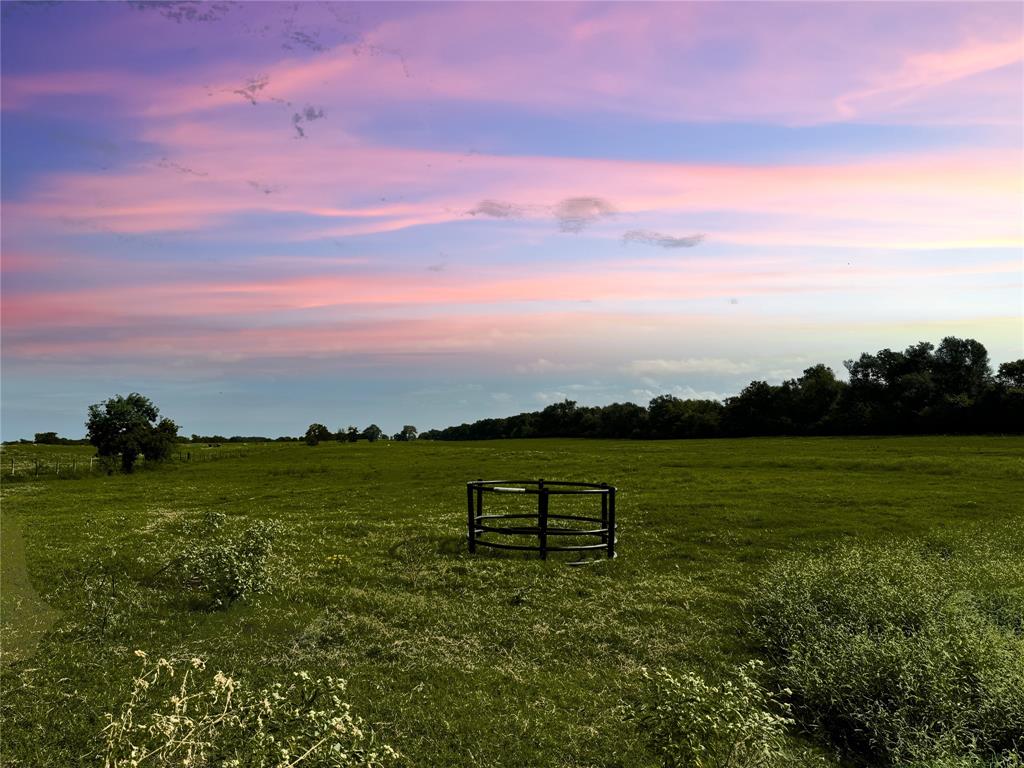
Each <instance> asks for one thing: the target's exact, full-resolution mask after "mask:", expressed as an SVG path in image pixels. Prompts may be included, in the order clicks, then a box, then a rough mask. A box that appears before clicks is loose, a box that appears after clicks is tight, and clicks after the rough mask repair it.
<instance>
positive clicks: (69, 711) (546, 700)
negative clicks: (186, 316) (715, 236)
mask: <svg viewBox="0 0 1024 768" xmlns="http://www.w3.org/2000/svg"><path fill="white" fill-rule="evenodd" d="M18 450H19V451H20V452H21V454H22V456H21V458H26V459H31V458H32V456H31V455H29V454H30V453H31V450H32V449H31V448H28V447H21V446H19V447H18ZM60 450H62V451H65V452H69V451H70V452H77V453H79V454H80V455H84V456H86V457H87V456H88V455H89V452H90V449H77V448H74V449H66V448H62V449H60ZM5 455H6V451H5ZM479 477H482V478H499V477H545V478H549V479H571V480H587V481H594V482H609V483H612V484H615V485H616V486H618V488H619V504H618V520H619V536H620V544H619V553H620V556H619V558H618V559H617V560H615V561H611V562H607V561H604V562H598V563H596V564H594V565H592V566H589V567H584V568H570V567H567V566H565V565H563V564H562V563H561V562H559V560H558V559H557V558H553V559H552V560H550V561H548V562H546V563H541V562H538V561H535V560H528V559H523V558H517V557H505V556H497V555H492V554H489V553H487V552H482V553H478V554H477V555H475V556H470V555H468V553H467V552H466V547H465V514H466V513H465V481H467V480H470V479H475V478H479ZM1022 481H1024V438H1019V437H1007V438H998V437H964V438H887V439H873V438H872V439H869V438H864V439H831V438H820V439H748V440H714V441H699V440H693V441H678V442H677V441H672V442H620V441H574V440H535V441H529V440H524V441H501V442H480V443H430V442H418V443H416V442H414V443H402V444H399V443H383V442H382V443H376V444H366V443H357V444H335V443H329V444H328V443H325V444H321V445H319V446H316V447H312V448H311V447H307V446H305V445H300V444H284V445H274V444H267V445H253V446H248V447H247V448H246V449H245V451H244V453H240V454H238V455H236V456H233V457H227V458H224V459H223V460H220V461H208V462H193V463H178V462H171V463H168V464H166V465H163V466H160V467H156V468H153V469H146V468H142V469H140V470H139V471H137V472H136V473H135V474H134V475H128V476H122V475H114V476H110V477H107V476H97V475H94V476H88V477H78V478H67V479H64V478H56V477H49V478H45V479H38V480H37V479H33V478H16V479H15V480H14V481H10V480H8V478H6V477H4V488H3V534H4V535H3V540H4V553H3V554H4V560H5V561H7V560H8V558H9V557H11V553H10V552H9V546H22V545H23V547H24V557H25V562H26V563H27V569H28V575H29V576H30V578H31V585H32V587H34V589H35V591H36V593H38V598H41V599H42V600H43V601H45V603H46V604H47V605H48V606H49V607H46V605H43V604H42V603H41V602H33V601H34V600H37V599H38V598H36V597H35V596H33V595H32V594H31V592H32V589H31V587H29V586H28V585H27V583H22V582H17V584H18V585H19V586H18V589H20V590H21V591H22V592H24V594H25V595H26V604H27V605H29V606H33V605H34V606H36V607H35V608H34V609H31V608H30V609H31V610H35V614H33V615H37V616H45V618H46V620H47V621H52V622H54V623H53V625H52V628H51V629H50V631H49V632H48V633H47V634H45V635H44V636H42V637H41V639H39V640H38V644H37V645H36V646H35V648H34V654H33V653H32V651H33V649H32V648H31V647H28V646H26V641H24V640H21V639H19V640H18V643H19V645H18V648H19V652H18V653H16V654H10V655H9V654H8V653H6V651H7V650H8V648H9V647H10V646H9V645H8V643H10V642H11V641H10V638H11V632H13V631H15V629H17V628H16V627H15V628H12V626H11V622H15V623H17V621H18V619H17V616H12V614H11V611H10V610H9V609H8V605H7V603H6V602H5V604H4V612H5V616H4V622H5V629H4V648H5V660H4V669H3V686H4V692H3V702H2V705H0V706H2V717H3V720H2V723H0V728H2V739H3V752H2V763H3V764H4V765H25V766H43V765H54V766H70V765H79V764H82V765H85V764H90V765H94V764H96V758H95V757H94V756H92V757H91V755H95V754H96V752H97V750H98V749H99V746H98V742H97V735H98V734H99V732H100V731H101V730H102V729H103V727H104V725H105V724H106V720H105V718H104V714H105V713H108V712H116V711H117V710H118V708H119V707H120V704H121V702H123V701H124V700H125V698H126V696H127V692H128V691H129V690H130V687H131V682H132V677H133V674H134V673H135V672H136V671H137V669H138V661H139V659H138V658H137V657H136V656H135V655H134V651H135V650H136V649H142V650H145V651H146V652H147V653H149V654H150V656H151V657H155V656H168V657H170V656H174V657H179V658H188V657H191V656H198V657H202V658H205V659H206V660H207V667H208V668H210V669H220V670H225V671H228V672H229V673H231V674H232V675H235V676H237V677H240V678H243V679H245V680H246V681H247V682H248V683H250V684H251V685H252V686H265V685H269V684H271V683H272V682H274V681H275V680H281V679H284V678H285V677H287V676H288V675H290V673H292V672H294V671H297V670H306V671H308V672H310V673H311V674H313V675H315V676H323V675H336V676H340V677H343V678H345V679H347V680H348V681H349V687H348V691H347V694H346V695H347V700H348V701H349V702H350V703H351V704H352V707H353V711H354V712H356V713H358V714H359V715H361V716H362V717H363V718H365V719H366V720H367V722H368V723H370V724H371V725H372V726H373V729H374V731H375V733H376V734H377V737H378V738H379V739H380V740H381V741H383V742H386V743H387V744H389V745H391V746H393V747H395V748H396V749H397V750H398V751H399V752H401V753H402V755H404V756H405V759H406V761H407V762H408V763H409V764H413V765H420V766H442V765H454V766H461V765H481V766H492V765H493V766H584V765H609V766H612V765H622V766H627V765H629V766H632V765H652V764H655V761H656V758H655V757H654V756H653V753H652V752H651V751H650V747H649V744H648V743H647V741H646V740H645V734H644V733H642V730H641V729H639V728H638V727H637V726H636V725H635V723H634V722H632V721H631V720H630V719H629V718H628V717H625V716H624V713H625V712H626V711H628V709H629V707H630V706H631V705H632V704H633V703H634V702H635V701H636V700H637V698H638V697H639V696H640V695H641V694H640V692H641V690H642V689H643V686H644V681H643V676H642V673H641V670H642V669H643V668H650V669H654V668H658V667H662V666H664V667H667V668H669V669H672V670H690V671H694V672H696V673H699V674H703V675H705V676H707V677H709V678H714V677H716V676H717V675H719V674H720V673H722V672H723V671H724V670H727V669H729V668H732V667H734V666H735V665H736V664H738V663H741V662H744V661H746V660H747V659H751V658H754V657H756V656H757V655H758V648H757V645H756V643H755V641H754V640H753V639H752V637H751V635H750V632H749V631H748V625H749V621H748V619H749V602H750V600H751V599H752V598H754V597H756V595H755V592H756V590H757V584H758V583H759V580H760V579H762V578H763V577H764V574H765V573H766V570H767V569H769V568H771V567H772V566H773V565H775V564H777V563H778V562H779V561H780V560H782V559H784V558H787V557H790V556H791V555H793V554H795V553H801V552H815V553H818V552H828V551H830V550H831V549H832V548H834V547H836V546H838V545H840V544H844V543H849V542H851V541H856V542H858V543H863V544H865V545H874V544H889V543H891V542H893V541H901V540H903V539H908V540H909V539H914V540H921V539H927V540H929V541H935V542H938V543H939V544H941V546H943V547H949V548H951V549H950V551H952V552H953V553H954V555H955V551H956V547H957V546H959V543H960V542H964V541H976V540H980V539H985V538H986V537H988V538H992V536H991V535H990V534H992V532H995V533H996V535H995V537H994V539H995V542H996V543H995V544H994V545H993V546H998V547H1001V548H1002V550H1001V551H1002V554H1003V555H1007V554H1008V555H1010V556H1024V541H1022V540H1021V539H1022V536H1021V535H1020V527H1019V526H1020V522H1021V515H1022V512H1024V509H1022V503H1021V497H1020V489H1021V487H1022V485H1024V483H1022ZM557 503H558V500H555V501H553V502H552V505H553V507H554V505H555V504H557ZM552 511H555V510H554V509H553V510H552ZM210 512H219V513H223V514H224V515H226V520H225V522H224V526H226V527H227V528H228V529H239V528H241V527H243V526H244V525H246V524H248V523H250V522H252V521H256V520H274V521H278V522H280V523H281V525H282V531H281V533H280V535H279V538H278V540H277V542H276V549H275V550H274V555H273V557H272V579H271V581H272V585H273V589H272V590H271V591H270V592H269V593H267V594H261V595H253V596H248V597H245V598H243V599H241V600H239V601H238V602H237V603H235V604H233V605H231V606H230V607H229V608H227V609H226V610H208V609H206V608H204V607H202V606H199V605H197V603H196V600H195V597H194V596H190V595H188V594H186V593H185V592H183V591H182V590H181V589H179V588H177V587H176V586H175V585H174V584H172V583H170V582H169V581H168V580H167V579H166V578H165V574H164V573H162V572H161V568H162V567H163V566H166V565H168V564H171V563H173V561H174V559H175V557H176V556H177V555H178V553H180V552H181V551H182V548H183V546H185V545H186V544H188V542H189V541H191V540H194V539H196V538H197V537H202V536H204V535H206V534H205V533H204V532H203V531H204V529H203V528H202V525H201V521H202V519H203V516H204V514H206V513H210ZM15 521H16V524H17V527H18V529H19V530H20V533H21V537H20V539H18V538H16V537H13V536H11V535H10V533H9V532H10V531H12V530H13V527H12V526H13V525H14V522H15ZM12 543H13V544H12ZM15 554H16V553H15ZM14 583H16V582H12V580H11V576H9V575H8V571H7V570H6V566H5V570H4V584H3V589H4V592H5V597H6V593H7V592H8V590H9V589H11V588H12V584H14ZM1002 586H1003V587H1005V588H1006V589H1010V590H1016V594H1021V590H1022V589H1024V576H1021V577H1020V579H1019V581H1018V582H1016V583H1013V584H1008V585H1005V584H1004V585H1002ZM19 631H20V630H19ZM20 637H23V634H22V635H19V638H20ZM34 640H35V638H33V642H34ZM803 759H806V760H807V761H808V762H811V761H812V760H821V761H822V764H836V763H834V761H833V758H832V757H831V756H830V755H829V753H828V751H827V750H824V749H823V750H821V751H820V752H811V753H807V754H805V755H804V758H803Z"/></svg>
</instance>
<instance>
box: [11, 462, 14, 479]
mask: <svg viewBox="0 0 1024 768" xmlns="http://www.w3.org/2000/svg"><path fill="white" fill-rule="evenodd" d="M11 477H14V459H11Z"/></svg>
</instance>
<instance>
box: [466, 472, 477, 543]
mask: <svg viewBox="0 0 1024 768" xmlns="http://www.w3.org/2000/svg"><path fill="white" fill-rule="evenodd" d="M466 504H467V508H468V511H469V517H468V519H467V521H466V528H467V539H466V540H467V541H468V542H469V551H470V553H473V552H476V519H475V518H476V515H474V510H473V484H472V483H466Z"/></svg>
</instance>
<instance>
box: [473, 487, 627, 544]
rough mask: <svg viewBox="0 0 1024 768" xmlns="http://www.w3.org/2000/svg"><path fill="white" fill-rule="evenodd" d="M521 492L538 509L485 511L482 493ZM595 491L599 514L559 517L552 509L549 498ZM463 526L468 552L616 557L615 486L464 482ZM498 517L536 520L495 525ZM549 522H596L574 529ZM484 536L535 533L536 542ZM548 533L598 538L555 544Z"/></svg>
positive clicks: (499, 518) (531, 534)
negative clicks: (596, 553)
mask: <svg viewBox="0 0 1024 768" xmlns="http://www.w3.org/2000/svg"><path fill="white" fill-rule="evenodd" d="M489 493H498V494H506V493H510V494H525V495H535V496H536V497H537V512H536V513H535V514H534V513H526V514H522V513H515V514H484V495H485V494H489ZM584 494H597V495H598V496H599V497H600V500H601V514H600V517H589V516H586V515H560V514H552V513H551V512H550V497H551V496H570V495H571V496H579V495H584ZM466 508H467V516H466V528H467V539H468V542H469V551H470V552H476V548H477V546H478V545H479V546H483V547H492V548H494V549H516V550H522V551H527V552H539V553H540V557H541V559H542V560H546V559H547V556H548V552H587V551H600V550H603V551H604V552H605V553H606V554H607V556H608V558H609V559H611V558H613V557H615V544H616V543H617V541H618V538H617V535H616V530H617V527H616V523H615V486H614V485H608V484H607V483H578V482H568V481H562V480H471V481H470V482H468V483H466ZM498 520H535V521H536V523H535V524H534V525H493V524H491V521H498ZM551 521H574V522H585V523H597V524H598V527H587V528H574V527H572V526H566V525H557V524H556V525H551V524H550V523H551ZM485 534H490V535H492V536H493V535H497V536H536V537H537V544H536V546H534V545H530V544H509V543H505V542H501V541H494V540H493V538H483V536H484V535H485ZM549 536H554V537H558V536H579V537H592V538H595V539H597V541H596V542H594V543H592V544H566V545H553V544H549V543H548V537H549Z"/></svg>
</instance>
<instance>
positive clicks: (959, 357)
mask: <svg viewBox="0 0 1024 768" xmlns="http://www.w3.org/2000/svg"><path fill="white" fill-rule="evenodd" d="M934 370H935V378H936V383H937V384H938V385H939V389H941V390H942V392H943V393H944V394H946V395H948V396H952V397H956V396H957V395H966V396H967V397H969V398H974V397H977V396H978V395H979V394H980V393H981V391H982V389H984V387H985V385H986V384H987V383H988V382H989V380H990V379H991V378H992V369H991V367H990V366H989V363H988V350H986V349H985V347H984V345H983V344H982V343H981V342H979V341H975V340H974V339H958V338H956V337H955V336H947V337H946V338H944V339H943V340H942V341H941V342H939V347H938V349H936V350H935V362H934Z"/></svg>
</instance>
